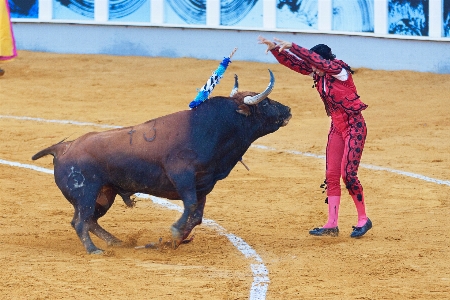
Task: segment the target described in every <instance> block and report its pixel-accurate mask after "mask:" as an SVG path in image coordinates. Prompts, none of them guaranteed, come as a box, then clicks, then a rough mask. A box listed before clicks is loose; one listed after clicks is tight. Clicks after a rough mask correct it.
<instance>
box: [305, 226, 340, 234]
mask: <svg viewBox="0 0 450 300" xmlns="http://www.w3.org/2000/svg"><path fill="white" fill-rule="evenodd" d="M309 234H310V235H315V236H324V235H329V236H338V235H339V227H337V226H336V227H332V228H323V227H320V228H314V229H313V230H310V231H309Z"/></svg>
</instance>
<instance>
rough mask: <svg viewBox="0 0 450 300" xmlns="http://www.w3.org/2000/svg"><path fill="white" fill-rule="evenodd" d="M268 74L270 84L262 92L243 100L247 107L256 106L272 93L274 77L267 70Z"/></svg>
mask: <svg viewBox="0 0 450 300" xmlns="http://www.w3.org/2000/svg"><path fill="white" fill-rule="evenodd" d="M269 73H270V82H269V85H268V86H267V87H266V89H265V90H264V92H262V93H260V94H258V95H255V96H247V97H245V98H244V103H245V104H248V105H256V104H258V103H259V102H261V101H262V100H264V99H265V98H266V97H267V96H269V94H270V92H272V89H273V87H274V85H275V77H274V76H273V73H272V71H270V69H269Z"/></svg>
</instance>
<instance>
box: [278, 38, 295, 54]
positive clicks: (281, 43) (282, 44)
mask: <svg viewBox="0 0 450 300" xmlns="http://www.w3.org/2000/svg"><path fill="white" fill-rule="evenodd" d="M274 41H276V42H278V43H279V46H280V52H281V51H283V50H285V49H290V48H291V47H292V43H291V42H286V41H283V40H280V39H277V38H274Z"/></svg>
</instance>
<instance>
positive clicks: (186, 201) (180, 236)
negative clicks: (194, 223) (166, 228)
mask: <svg viewBox="0 0 450 300" xmlns="http://www.w3.org/2000/svg"><path fill="white" fill-rule="evenodd" d="M180 196H181V198H182V200H183V205H184V211H183V214H182V215H181V217H180V219H178V221H176V222H175V223H174V224H173V225H172V227H171V231H172V238H173V246H174V248H176V247H178V246H179V245H180V244H181V243H182V242H183V240H184V239H185V238H186V237H187V236H188V235H189V233H190V230H189V232H187V231H186V229H187V228H188V226H187V224H188V220H189V219H190V218H192V215H193V214H194V212H195V210H196V209H197V194H196V191H195V188H191V189H189V190H185V191H184V192H183V193H180ZM191 230H192V229H191Z"/></svg>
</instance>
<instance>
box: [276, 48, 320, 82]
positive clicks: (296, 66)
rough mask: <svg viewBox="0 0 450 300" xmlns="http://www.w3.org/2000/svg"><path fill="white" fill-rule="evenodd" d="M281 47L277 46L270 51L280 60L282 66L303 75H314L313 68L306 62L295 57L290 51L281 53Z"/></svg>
mask: <svg viewBox="0 0 450 300" xmlns="http://www.w3.org/2000/svg"><path fill="white" fill-rule="evenodd" d="M279 49H280V47H279V46H277V47H275V48H274V49H272V50H270V52H271V53H272V54H273V56H274V57H275V58H276V60H278V62H279V63H280V64H282V65H283V66H286V67H288V68H289V69H291V70H293V71H295V72H298V73H300V74H303V75H309V74H311V73H312V69H311V66H310V65H309V63H307V62H306V61H304V60H301V59H300V58H298V57H297V56H295V55H293V54H292V53H290V52H288V51H281V52H279Z"/></svg>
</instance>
